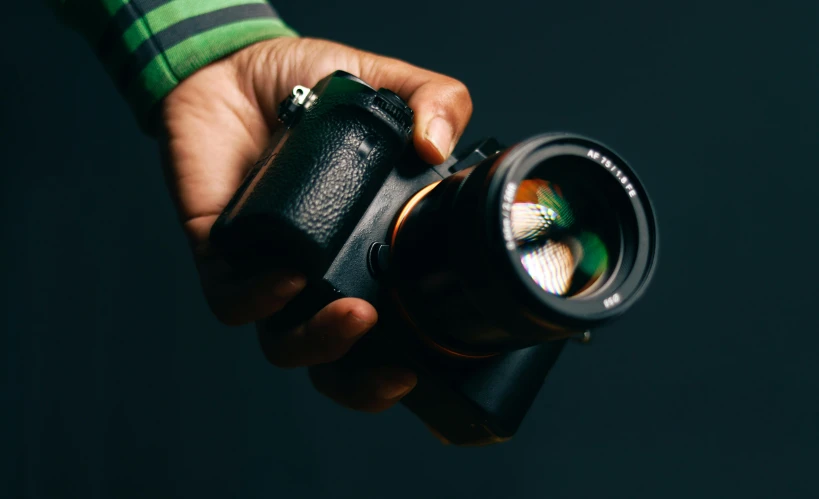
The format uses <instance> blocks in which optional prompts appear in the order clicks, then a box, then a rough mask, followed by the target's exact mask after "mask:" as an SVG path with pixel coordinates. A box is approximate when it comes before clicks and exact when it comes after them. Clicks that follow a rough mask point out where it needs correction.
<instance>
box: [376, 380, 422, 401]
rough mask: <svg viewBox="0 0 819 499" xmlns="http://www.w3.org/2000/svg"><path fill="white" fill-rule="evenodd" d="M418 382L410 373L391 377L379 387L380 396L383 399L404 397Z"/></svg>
mask: <svg viewBox="0 0 819 499" xmlns="http://www.w3.org/2000/svg"><path fill="white" fill-rule="evenodd" d="M416 382H417V381H416V379H415V376H410V375H404V376H401V377H399V378H397V379H395V378H393V379H390V380H389V381H385V382H384V383H383V384H382V385H381V386H379V387H378V391H377V394H378V397H379V398H381V399H383V400H395V399H397V398H400V397H403V396H404V395H406V394H408V393H409V392H410V391H411V390H412V389H413V388H415V384H416Z"/></svg>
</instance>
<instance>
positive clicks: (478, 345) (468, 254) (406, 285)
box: [392, 134, 657, 355]
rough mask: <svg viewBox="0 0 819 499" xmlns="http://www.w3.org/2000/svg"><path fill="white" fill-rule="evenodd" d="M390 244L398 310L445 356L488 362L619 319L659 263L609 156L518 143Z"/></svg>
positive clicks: (633, 183)
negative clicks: (481, 358) (476, 357)
mask: <svg viewBox="0 0 819 499" xmlns="http://www.w3.org/2000/svg"><path fill="white" fill-rule="evenodd" d="M394 234H395V235H394V239H393V241H392V243H393V244H392V248H393V264H392V268H393V269H394V278H395V280H394V282H393V287H394V290H395V296H396V297H397V303H398V306H399V307H400V308H401V309H402V310H403V311H404V315H405V317H407V318H408V319H409V320H410V321H411V322H412V323H413V324H414V325H415V326H416V329H417V330H419V331H420V332H422V333H423V334H428V335H430V336H431V337H433V338H434V340H435V342H436V343H437V344H440V345H442V347H444V348H445V349H446V350H447V351H450V352H459V353H463V354H465V355H485V354H489V353H492V352H498V351H501V350H504V349H508V348H519V347H522V346H527V345H532V344H535V343H539V342H542V341H547V340H554V339H560V338H565V337H567V336H570V335H573V334H577V333H578V332H582V331H584V330H586V329H588V328H590V327H594V326H597V325H599V324H601V323H604V322H606V321H608V320H610V319H612V318H614V317H617V316H619V315H621V314H623V313H624V312H625V311H626V310H627V309H628V308H629V307H630V306H631V305H633V304H634V302H635V301H636V300H638V299H639V297H640V296H641V295H642V293H643V292H644V290H645V287H646V285H647V283H648V282H649V280H650V277H651V275H652V273H653V269H654V266H655V262H656V248H657V230H656V223H655V220H654V215H653V211H652V208H651V204H650V201H649V199H648V196H647V195H646V193H645V190H644V189H643V187H642V185H641V184H640V182H639V180H638V179H637V176H636V174H635V173H634V171H633V170H631V168H630V167H629V166H628V165H627V164H626V162H625V161H624V160H623V159H622V158H621V157H619V156H618V155H617V154H616V153H615V152H614V151H612V150H610V149H608V148H607V147H605V146H604V145H602V144H600V143H598V142H596V141H593V140H590V139H587V138H584V137H580V136H575V135H568V134H550V135H541V136H537V137H533V138H531V139H528V140H525V141H523V142H521V143H519V144H517V145H515V146H513V147H511V148H509V149H507V150H505V151H501V152H499V153H497V154H495V155H492V156H490V157H488V158H486V159H485V160H483V161H480V162H479V163H478V164H477V165H475V166H473V167H470V168H466V169H464V170H462V171H459V172H457V173H456V174H454V175H452V176H450V177H448V178H446V179H444V180H442V181H441V182H440V183H439V184H437V185H436V186H434V187H433V186H430V187H429V188H428V189H426V190H425V191H423V192H421V193H419V194H418V195H416V196H415V197H414V198H413V199H412V200H411V202H410V203H408V205H407V207H406V208H405V210H404V211H403V213H402V216H401V217H399V220H398V222H397V224H396V227H395V231H394Z"/></svg>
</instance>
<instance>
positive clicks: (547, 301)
mask: <svg viewBox="0 0 819 499" xmlns="http://www.w3.org/2000/svg"><path fill="white" fill-rule="evenodd" d="M559 156H573V157H577V158H581V159H585V160H586V161H588V162H589V163H590V164H594V165H596V166H598V167H599V168H601V169H603V170H605V171H606V172H608V173H609V174H610V178H611V179H612V182H614V183H615V184H619V185H620V186H621V187H622V192H623V196H625V197H626V198H628V200H629V201H630V203H629V204H630V206H631V207H632V209H633V215H634V221H635V226H634V230H635V232H636V241H637V247H636V248H634V257H633V263H632V264H631V265H630V267H631V268H630V269H623V268H622V263H623V262H622V257H621V258H618V264H617V267H618V268H616V269H615V270H614V271H613V274H612V276H610V278H609V280H610V281H611V282H607V283H606V284H604V287H603V288H601V290H600V291H599V292H596V293H593V294H592V295H591V296H585V297H571V298H567V297H562V296H558V295H554V294H551V293H549V292H548V291H545V290H544V289H543V288H541V287H540V286H539V285H538V284H537V283H536V282H535V281H534V279H532V277H531V276H530V275H529V273H528V271H527V270H526V269H525V268H524V267H523V264H522V262H521V261H520V253H519V251H518V249H517V245H516V244H514V242H515V240H514V236H512V235H511V231H510V230H509V229H511V205H512V204H513V201H514V197H515V195H516V193H517V190H518V187H519V186H520V183H521V181H523V180H525V179H527V178H529V176H530V175H531V174H532V173H533V172H534V171H535V170H536V169H537V168H539V167H540V166H541V165H542V164H543V163H544V162H545V161H547V160H549V159H554V158H556V157H559ZM492 170H494V171H493V172H492V173H491V174H490V175H489V179H490V181H489V185H488V189H487V195H488V198H487V203H486V205H485V206H486V210H487V213H486V215H487V216H486V221H487V226H486V230H487V232H488V236H489V241H490V246H491V247H492V248H495V253H496V254H497V253H500V254H502V255H503V256H502V257H501V258H500V260H501V261H502V262H504V266H505V267H506V269H507V270H508V271H512V272H513V273H514V274H515V275H516V277H517V279H511V281H512V286H513V288H515V291H516V292H518V293H523V294H524V295H525V296H526V297H527V298H528V300H527V302H529V303H535V304H537V303H540V304H541V306H539V307H537V306H536V308H537V309H538V310H533V312H535V313H536V314H537V315H544V316H546V317H547V320H548V316H549V315H551V314H555V313H557V314H558V315H560V316H561V317H560V318H561V320H563V321H565V320H569V321H572V322H574V323H576V324H578V325H591V324H593V323H597V322H600V321H603V320H606V319H609V318H611V317H613V316H617V315H620V314H622V313H623V312H625V311H626V310H627V309H628V308H629V307H630V306H631V305H633V304H634V303H635V302H636V301H637V300H638V299H639V298H640V296H641V295H642V293H643V292H644V291H645V288H646V285H647V284H648V282H649V281H650V279H651V277H652V275H653V272H654V269H655V263H656V260H657V246H658V237H657V230H656V219H655V216H654V210H653V207H652V205H651V201H650V199H649V197H648V195H647V194H646V191H645V189H644V188H643V185H642V183H641V182H640V180H639V178H638V177H637V175H636V174H635V173H634V171H633V170H631V168H630V167H629V166H628V164H627V163H626V162H625V160H623V159H622V157H621V156H620V155H618V154H617V153H615V152H614V151H612V150H611V149H610V148H608V147H606V146H605V145H603V144H601V143H600V142H598V141H595V140H591V139H588V138H586V137H582V136H579V135H575V134H544V135H539V136H535V137H531V138H530V139H528V140H526V141H524V142H521V143H519V144H518V145H517V146H514V147H512V148H510V149H509V150H507V151H506V152H505V153H502V154H501V155H499V157H498V158H497V159H496V160H495V162H494V164H493V167H492ZM623 179H625V180H623ZM505 229H506V230H505ZM627 244H629V242H628V241H626V240H625V238H623V242H622V245H623V246H624V247H625V245H627ZM624 271H626V272H628V275H627V276H626V277H625V279H623V280H622V281H621V282H619V283H617V285H616V287H614V288H613V289H608V288H609V287H610V286H611V283H612V282H616V280H617V278H618V275H617V272H624ZM604 290H607V291H606V292H605V293H602V291H604Z"/></svg>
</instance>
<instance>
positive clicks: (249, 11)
mask: <svg viewBox="0 0 819 499" xmlns="http://www.w3.org/2000/svg"><path fill="white" fill-rule="evenodd" d="M143 1H146V0H143ZM151 1H153V2H157V1H160V0H151ZM263 18H273V19H276V18H278V16H277V15H276V13H275V11H274V10H273V8H272V7H271V6H270V5H268V4H266V3H265V4H248V5H236V6H233V7H226V8H224V9H219V10H215V11H213V12H208V13H206V14H202V15H199V16H194V17H190V18H188V19H184V20H182V21H180V22H178V23H176V24H174V25H171V26H168V27H167V28H166V29H164V30H162V31H160V32H159V33H154V34H153V36H151V38H150V39H148V40H146V41H145V42H143V43H142V44H141V45H140V46H139V47H137V49H136V50H135V51H134V52H133V53H132V54H131V55H130V56H128V61H127V63H126V64H125V67H123V69H122V71H121V72H120V74H119V76H118V77H117V79H116V81H117V84H118V85H119V87H120V88H121V89H123V90H124V89H126V88H127V86H128V85H129V84H130V83H131V82H132V81H133V80H135V79H136V78H137V76H139V74H140V73H141V72H142V70H143V69H145V67H146V66H147V65H148V64H150V62H151V61H152V60H153V59H154V58H155V57H156V56H157V55H159V52H158V50H161V51H162V52H167V51H168V50H170V49H171V48H172V47H174V46H175V45H178V44H179V43H181V42H183V41H185V40H187V39H189V38H192V37H194V36H196V35H198V34H201V33H204V32H206V31H210V30H212V29H214V28H218V27H220V26H224V25H227V24H232V23H235V22H239V21H245V20H248V19H263Z"/></svg>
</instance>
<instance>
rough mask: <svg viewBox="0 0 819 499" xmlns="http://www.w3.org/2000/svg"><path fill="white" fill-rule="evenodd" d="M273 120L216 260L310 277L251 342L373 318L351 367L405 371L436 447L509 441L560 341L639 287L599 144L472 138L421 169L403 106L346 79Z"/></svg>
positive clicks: (647, 229) (634, 255)
mask: <svg viewBox="0 0 819 499" xmlns="http://www.w3.org/2000/svg"><path fill="white" fill-rule="evenodd" d="M279 119H280V120H281V122H282V126H281V127H279V129H278V130H277V131H276V132H275V133H274V136H273V137H272V138H271V146H270V147H269V149H268V150H267V151H266V153H265V154H264V155H263V156H262V158H261V159H260V160H259V161H258V162H257V163H256V164H255V166H254V167H253V168H252V169H251V171H250V172H249V174H248V176H247V178H246V179H245V180H244V182H243V183H242V185H241V187H240V188H239V190H238V191H237V192H236V194H235V196H234V197H233V199H232V200H231V202H230V203H229V204H228V205H227V206H226V208H225V209H224V211H223V212H222V214H221V215H220V217H219V218H218V220H217V221H216V223H215V224H214V226H213V228H212V230H211V235H210V238H211V243H212V245H213V246H214V248H215V249H216V250H217V251H218V252H220V253H221V254H222V255H223V256H224V258H226V259H227V261H228V262H229V263H230V264H231V265H232V266H233V267H234V268H235V269H236V270H237V271H238V272H240V273H246V274H259V273H262V272H264V271H265V270H268V269H272V268H274V267H275V268H290V269H295V270H299V271H301V272H302V273H304V274H305V275H306V276H307V278H308V284H307V287H306V288H305V290H304V291H303V292H302V293H301V294H300V295H299V296H297V297H296V298H295V299H294V300H293V301H291V302H290V303H289V304H288V305H287V306H286V307H285V308H284V309H283V310H282V311H281V312H279V313H278V314H276V315H275V316H273V317H272V318H270V319H269V320H268V321H267V326H268V327H267V328H266V329H269V330H270V332H268V333H265V334H277V333H276V332H277V331H288V330H289V329H291V328H292V327H294V326H295V325H297V324H299V323H300V322H302V321H304V320H306V319H308V318H309V317H311V316H312V315H313V314H315V313H316V312H318V311H319V310H320V309H321V308H323V307H324V306H325V305H327V304H329V303H330V302H332V301H333V300H336V299H339V298H342V297H346V296H350V297H358V298H363V299H365V300H367V301H369V302H371V303H373V304H374V305H375V307H376V309H377V310H378V312H379V324H378V325H377V326H376V328H375V329H374V330H373V331H372V332H370V333H369V334H367V335H366V336H365V337H364V338H363V339H362V340H361V341H359V342H358V343H357V344H356V345H355V346H354V347H353V349H352V351H351V352H350V353H349V354H348V355H351V356H353V358H354V359H356V360H355V361H356V362H366V363H372V364H373V365H375V364H384V365H403V366H406V367H409V368H411V369H413V370H414V371H415V372H416V373H417V374H418V384H417V386H416V388H415V389H414V390H413V391H412V392H410V393H409V394H408V395H407V396H406V397H405V398H404V399H402V402H403V404H404V405H405V406H406V407H408V408H409V409H410V410H411V411H412V412H413V413H415V414H416V415H417V416H418V417H419V418H420V419H421V420H423V422H424V423H426V425H427V426H428V427H429V428H430V429H432V430H433V432H434V433H436V434H437V435H438V436H439V437H440V438H441V439H443V440H445V441H447V442H450V443H453V444H456V445H483V444H489V443H494V442H500V441H504V440H506V439H508V438H510V437H512V436H513V435H514V434H515V432H516V431H517V429H518V427H519V426H520V424H521V421H522V420H523V418H524V416H525V415H526V412H527V411H528V410H529V407H530V406H531V404H532V401H533V400H534V398H535V397H536V395H537V393H538V391H539V389H540V387H541V385H542V384H543V382H544V379H545V377H546V375H547V373H548V372H549V369H550V368H551V367H552V365H553V364H554V362H555V361H556V359H557V357H558V355H559V354H560V352H561V350H562V348H563V347H564V345H565V343H566V341H567V340H568V339H570V338H572V337H577V336H583V335H586V334H588V331H589V330H590V329H592V328H595V327H597V326H599V325H601V324H603V323H606V322H607V321H610V320H611V319H613V318H615V317H618V316H621V315H622V314H623V313H624V312H625V311H626V310H628V309H629V308H630V307H631V306H632V305H633V304H634V303H635V302H636V301H637V300H638V299H639V298H640V296H641V295H642V294H643V293H644V291H645V289H646V286H647V284H648V283H649V280H650V278H651V275H652V272H653V270H654V268H655V264H656V260H657V227H656V222H655V218H654V214H653V211H652V208H651V204H650V201H649V198H648V196H647V195H646V191H645V189H644V188H643V186H642V185H641V184H640V181H639V180H638V178H637V175H636V174H635V173H634V171H633V170H632V169H631V168H630V167H629V166H628V165H627V164H626V162H625V160H624V159H623V158H621V157H620V156H619V155H618V154H617V153H615V152H614V151H612V150H611V149H609V148H608V147H606V146H605V145H603V144H601V143H599V142H597V141H595V140H592V139H589V138H586V137H582V136H579V135H574V134H569V133H547V134H542V135H536V136H532V137H531V138H528V139H526V140H523V141H522V142H519V143H517V144H515V145H513V146H511V147H506V146H503V145H501V144H499V143H498V142H497V141H496V140H494V139H485V140H481V141H479V142H478V143H476V144H473V145H471V146H469V147H467V148H462V149H461V150H459V151H457V152H456V153H455V154H453V155H452V156H451V157H450V158H449V159H447V160H446V161H445V162H444V163H443V164H440V165H435V166H430V165H427V164H425V163H424V162H422V161H421V160H420V159H419V158H418V157H417V155H416V154H415V151H414V148H413V147H412V145H411V136H412V126H413V112H412V110H411V109H410V108H409V107H408V106H407V104H406V103H405V102H404V101H403V100H402V99H401V98H400V97H399V96H398V95H396V94H395V93H393V92H392V91H390V90H388V89H380V90H375V89H374V88H372V87H371V86H369V85H368V84H366V83H365V82H363V81H362V80H361V79H359V78H357V77H356V76H354V75H351V74H349V73H346V72H343V71H336V72H335V73H333V74H331V75H329V76H327V77H325V78H324V79H322V80H321V81H319V82H318V83H317V84H316V85H315V86H314V87H313V88H312V89H308V88H304V87H300V86H299V87H296V88H295V89H294V90H293V94H292V96H290V97H289V98H288V99H286V100H285V101H284V102H282V104H281V106H280V108H279Z"/></svg>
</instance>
